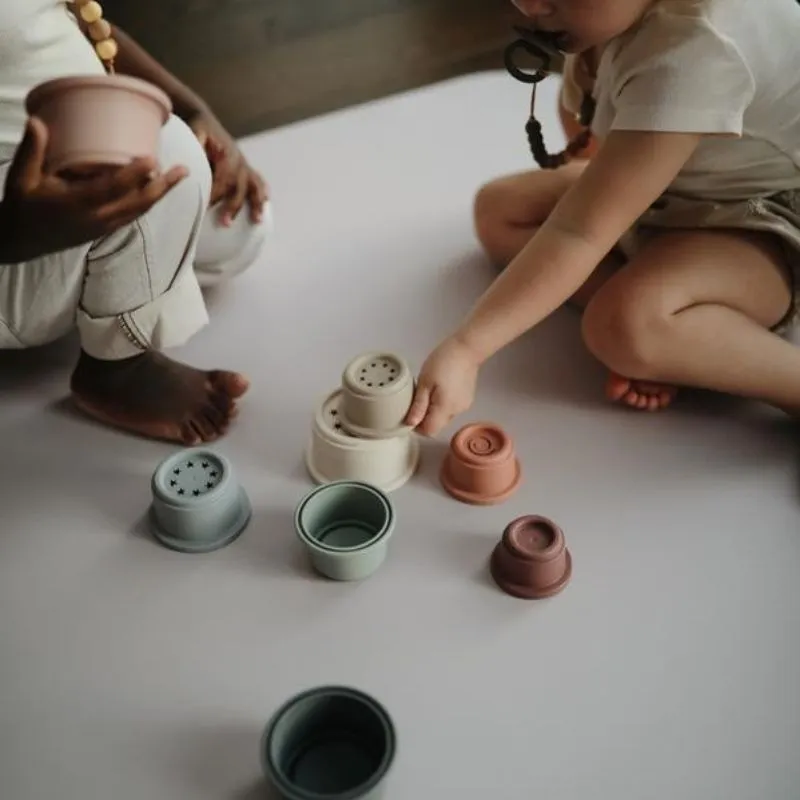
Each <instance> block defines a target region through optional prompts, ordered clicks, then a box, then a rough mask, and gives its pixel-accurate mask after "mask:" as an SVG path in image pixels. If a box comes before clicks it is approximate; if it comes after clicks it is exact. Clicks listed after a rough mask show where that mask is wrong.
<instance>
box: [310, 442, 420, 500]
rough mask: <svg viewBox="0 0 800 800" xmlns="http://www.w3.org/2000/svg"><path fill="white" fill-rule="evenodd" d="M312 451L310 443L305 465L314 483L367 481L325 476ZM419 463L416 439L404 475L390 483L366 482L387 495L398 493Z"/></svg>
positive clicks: (372, 480) (411, 476) (345, 476)
mask: <svg viewBox="0 0 800 800" xmlns="http://www.w3.org/2000/svg"><path fill="white" fill-rule="evenodd" d="M312 450H313V444H312V443H309V445H308V447H307V448H306V452H305V465H306V470H307V471H308V474H309V476H310V477H311V479H312V480H313V481H314V483H317V484H319V485H323V484H326V483H335V482H337V481H342V480H355V481H362V480H365V479H364V478H361V477H358V478H353V477H351V476H350V475H325V474H324V473H322V472H321V471H320V470H319V469H317V466H316V465H315V464H314V459H313V456H312ZM419 462H420V447H419V442H418V441H417V440H416V439H412V440H411V447H410V448H409V458H408V466H407V468H406V469H405V471H404V472H403V473H401V474H400V475H398V477H397V478H395V479H394V480H392V481H388V482H379V481H375V480H374V479H372V478H368V479H366V480H367V482H368V483H371V484H372V485H373V486H375V487H377V488H378V489H380V490H381V491H383V492H386V493H387V494H388V493H390V492H394V491H397V490H398V489H400V488H401V487H402V486H405V485H406V484H407V483H408V482H409V481H410V480H411V478H413V477H414V474H415V473H416V471H417V469H418V468H419Z"/></svg>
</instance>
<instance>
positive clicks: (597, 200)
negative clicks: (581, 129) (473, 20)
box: [408, 0, 800, 435]
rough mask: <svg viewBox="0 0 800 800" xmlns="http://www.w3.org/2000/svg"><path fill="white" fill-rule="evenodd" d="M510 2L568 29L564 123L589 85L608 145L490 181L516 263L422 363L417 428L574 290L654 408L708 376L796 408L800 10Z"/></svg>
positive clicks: (615, 359) (505, 249)
mask: <svg viewBox="0 0 800 800" xmlns="http://www.w3.org/2000/svg"><path fill="white" fill-rule="evenodd" d="M515 4H516V5H517V6H518V8H519V9H520V10H521V11H522V12H523V13H524V14H525V15H526V16H527V17H529V18H530V20H531V21H532V23H533V26H534V27H536V28H538V29H540V30H542V31H547V32H551V33H552V32H555V33H557V34H559V35H558V41H559V46H560V47H561V48H562V49H563V50H564V51H565V52H566V53H567V70H566V80H565V82H564V84H563V89H562V95H561V97H562V106H563V108H562V119H563V120H564V121H565V123H566V124H567V125H569V124H570V116H569V114H570V113H574V112H576V111H577V110H578V105H579V103H580V99H581V97H582V88H583V89H588V90H589V91H590V93H591V95H592V98H593V100H594V106H595V110H594V115H593V119H592V121H591V129H592V132H593V134H594V138H595V144H596V147H595V148H594V152H593V153H589V155H591V158H590V159H588V160H587V159H574V160H573V161H572V162H571V163H567V164H566V165H564V166H561V167H559V168H557V169H544V170H535V171H531V172H525V173H523V174H518V175H511V176H507V177H502V178H500V179H498V180H495V181H493V182H491V183H489V184H488V185H486V186H484V187H483V188H482V189H481V191H480V192H479V193H478V196H477V198H476V203H475V222H476V229H477V234H478V237H479V239H480V241H481V243H482V244H483V246H484V248H485V249H486V251H487V253H488V254H489V255H490V256H491V257H492V259H493V260H495V261H496V262H498V263H499V264H501V265H502V266H504V267H505V268H504V270H503V272H502V273H501V274H500V276H499V277H498V278H497V279H496V280H495V282H494V284H493V285H492V286H491V287H490V288H489V290H488V291H487V292H486V293H485V294H484V296H483V297H482V298H481V299H480V300H479V302H478V303H477V305H476V307H475V308H474V310H473V311H472V313H471V314H470V315H469V316H468V318H467V319H465V320H464V321H463V323H462V324H461V325H460V326H459V328H458V329H457V330H456V331H454V332H453V333H452V334H451V335H450V336H448V337H447V338H446V339H445V340H444V341H443V342H442V343H441V344H440V345H439V346H438V347H437V348H436V349H435V350H434V351H433V353H431V355H430V356H429V357H428V359H427V360H426V362H425V364H424V366H423V368H422V370H421V373H420V376H419V382H418V391H417V395H416V398H415V401H414V404H413V406H412V409H411V411H410V412H409V415H408V421H409V423H411V424H413V425H416V426H418V429H419V430H420V431H421V432H422V433H426V434H429V435H433V434H435V433H437V432H438V431H439V430H441V428H443V427H444V426H445V425H446V424H447V423H448V422H449V421H450V420H451V419H452V418H453V417H454V416H456V415H457V414H459V413H462V412H463V411H465V410H467V409H468V408H469V407H470V405H471V404H472V401H473V397H474V392H475V386H476V382H477V376H478V370H479V367H480V365H481V364H482V363H483V362H484V361H486V360H487V359H488V358H489V357H490V356H491V355H493V354H494V353H495V352H497V351H498V350H500V349H501V348H502V347H505V346H506V345H507V344H509V343H510V342H512V341H514V340H515V339H516V338H517V337H519V336H520V335H521V334H522V333H524V332H525V331H527V330H529V329H530V328H533V327H534V326H535V325H537V324H538V323H539V322H540V321H542V320H543V319H544V318H545V317H547V316H548V315H549V314H550V313H552V312H553V311H554V310H556V309H557V308H559V307H560V306H562V305H563V304H564V303H566V302H568V301H570V300H572V301H573V303H574V304H576V305H578V306H580V307H581V308H583V323H582V329H583V337H584V341H585V342H586V345H587V347H588V348H589V350H590V351H591V352H592V353H593V354H594V355H595V356H596V357H597V358H598V359H599V360H600V361H601V362H603V363H604V364H605V365H606V366H607V367H608V369H609V371H610V377H609V380H608V384H607V393H608V395H609V396H610V397H611V398H612V399H615V400H620V401H623V402H625V403H627V404H628V405H630V406H632V407H635V408H639V409H648V410H655V409H659V408H663V407H665V406H666V405H668V404H669V402H670V401H671V400H672V398H673V396H674V395H675V392H676V388H675V387H677V386H687V387H702V388H706V389H711V390H716V391H720V392H725V393H730V394H735V395H739V396H743V397H749V398H754V399H759V400H763V401H766V402H767V403H770V404H772V405H773V406H775V407H777V408H780V409H782V410H784V411H787V412H788V413H790V414H798V413H800V349H798V348H796V347H795V346H793V345H792V344H791V343H790V342H788V341H787V340H786V339H785V338H784V337H783V336H781V335H780V334H782V333H783V332H784V331H785V329H786V328H787V326H788V324H789V323H790V322H791V321H793V319H794V317H795V314H796V298H795V294H796V286H797V285H798V278H800V49H799V48H798V47H797V44H796V40H797V34H798V32H800V5H799V4H797V3H796V2H794V1H793V0H758V2H757V3H754V2H752V0H550V1H548V0H517V2H516V3H515ZM532 366H533V367H534V368H535V365H532Z"/></svg>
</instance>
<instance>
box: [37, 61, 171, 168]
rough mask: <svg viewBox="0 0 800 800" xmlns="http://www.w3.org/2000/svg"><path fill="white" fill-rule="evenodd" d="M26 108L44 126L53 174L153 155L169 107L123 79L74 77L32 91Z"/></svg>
mask: <svg viewBox="0 0 800 800" xmlns="http://www.w3.org/2000/svg"><path fill="white" fill-rule="evenodd" d="M25 102H26V110H27V112H28V114H29V115H30V116H36V117H38V118H39V119H41V120H42V122H44V123H45V125H46V126H47V128H48V130H49V133H50V139H49V142H48V148H47V154H46V161H47V167H48V169H49V170H51V171H53V172H56V173H64V172H73V173H74V172H77V173H81V172H91V171H93V170H96V169H97V168H98V167H114V166H122V165H124V164H128V163H130V162H131V161H132V160H133V159H135V158H140V157H147V156H150V157H153V158H155V157H156V156H157V154H158V138H159V133H160V131H161V128H162V127H163V125H164V124H165V123H166V121H167V120H168V119H169V115H170V113H171V112H172V103H171V101H170V99H169V97H168V96H167V95H166V94H165V93H164V92H162V91H161V90H160V89H159V88H157V87H156V86H153V85H152V84H150V83H147V82H146V81H142V80H139V79H138V78H131V77H129V76H127V75H78V76H75V77H68V78H57V79H55V80H51V81H47V82H46V83H42V84H39V85H38V86H36V87H34V89H32V90H31V92H30V93H29V94H28V96H27V98H26V101H25Z"/></svg>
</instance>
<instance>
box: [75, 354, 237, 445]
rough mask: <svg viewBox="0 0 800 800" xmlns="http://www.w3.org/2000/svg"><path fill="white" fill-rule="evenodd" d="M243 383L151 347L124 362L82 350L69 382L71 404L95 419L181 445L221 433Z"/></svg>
mask: <svg viewBox="0 0 800 800" xmlns="http://www.w3.org/2000/svg"><path fill="white" fill-rule="evenodd" d="M248 386H249V384H248V381H247V379H246V378H244V377H243V376H242V375H238V374H237V373H234V372H222V371H219V370H215V371H212V372H204V371H202V370H199V369H194V368H192V367H187V366H186V365H184V364H179V363H178V362H177V361H173V360H172V359H169V358H167V357H166V356H164V355H161V354H160V353H156V352H147V353H143V354H142V355H140V356H134V357H133V358H128V359H125V360H123V361H99V360H98V359H96V358H92V357H91V356H88V355H87V354H86V353H83V352H82V353H81V357H80V359H79V361H78V365H77V366H76V367H75V371H74V372H73V374H72V381H71V388H72V395H73V399H74V401H75V403H76V404H77V406H78V407H79V408H80V409H81V410H83V411H84V412H85V413H87V414H88V415H90V416H92V417H94V418H95V419H98V420H100V421H101V422H104V423H105V424H107V425H111V426H112V427H115V428H122V429H124V430H127V431H130V432H131V433H136V434H139V435H141V436H146V437H148V438H151V439H163V440H167V441H172V442H180V443H181V444H185V445H197V444H200V443H201V442H210V441H213V440H214V439H217V438H219V437H220V436H221V435H222V434H224V433H225V432H226V430H227V429H228V426H229V425H230V423H231V420H232V419H233V418H234V417H235V416H236V400H237V399H238V398H239V397H241V396H242V395H243V394H244V393H245V392H246V391H247V389H248Z"/></svg>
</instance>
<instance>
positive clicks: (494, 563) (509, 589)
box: [489, 542, 572, 600]
mask: <svg viewBox="0 0 800 800" xmlns="http://www.w3.org/2000/svg"><path fill="white" fill-rule="evenodd" d="M503 553H506V554H508V551H507V550H506V549H505V546H504V545H503V543H502V542H498V543H497V545H496V546H495V548H494V550H493V551H492V556H491V559H490V561H489V571H490V572H491V575H492V579H493V580H494V582H495V583H496V584H497V586H498V587H499V588H500V589H502V590H503V591H504V592H505V593H506V594H508V595H511V596H512V597H518V598H521V599H523V600H545V599H547V598H549V597H554V596H555V595H557V594H558V593H559V592H561V591H563V590H564V589H565V588H566V586H567V584H568V583H569V582H570V581H571V580H572V553H570V551H569V550H568V549H567V548H566V547H565V548H564V573H563V575H562V576H561V577H560V578H559V579H558V580H557V581H555V582H554V583H550V584H548V585H547V586H532V585H530V584H522V583H516V582H514V581H509V580H506V578H505V576H504V575H503V570H502V561H501V559H502V554H503Z"/></svg>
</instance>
